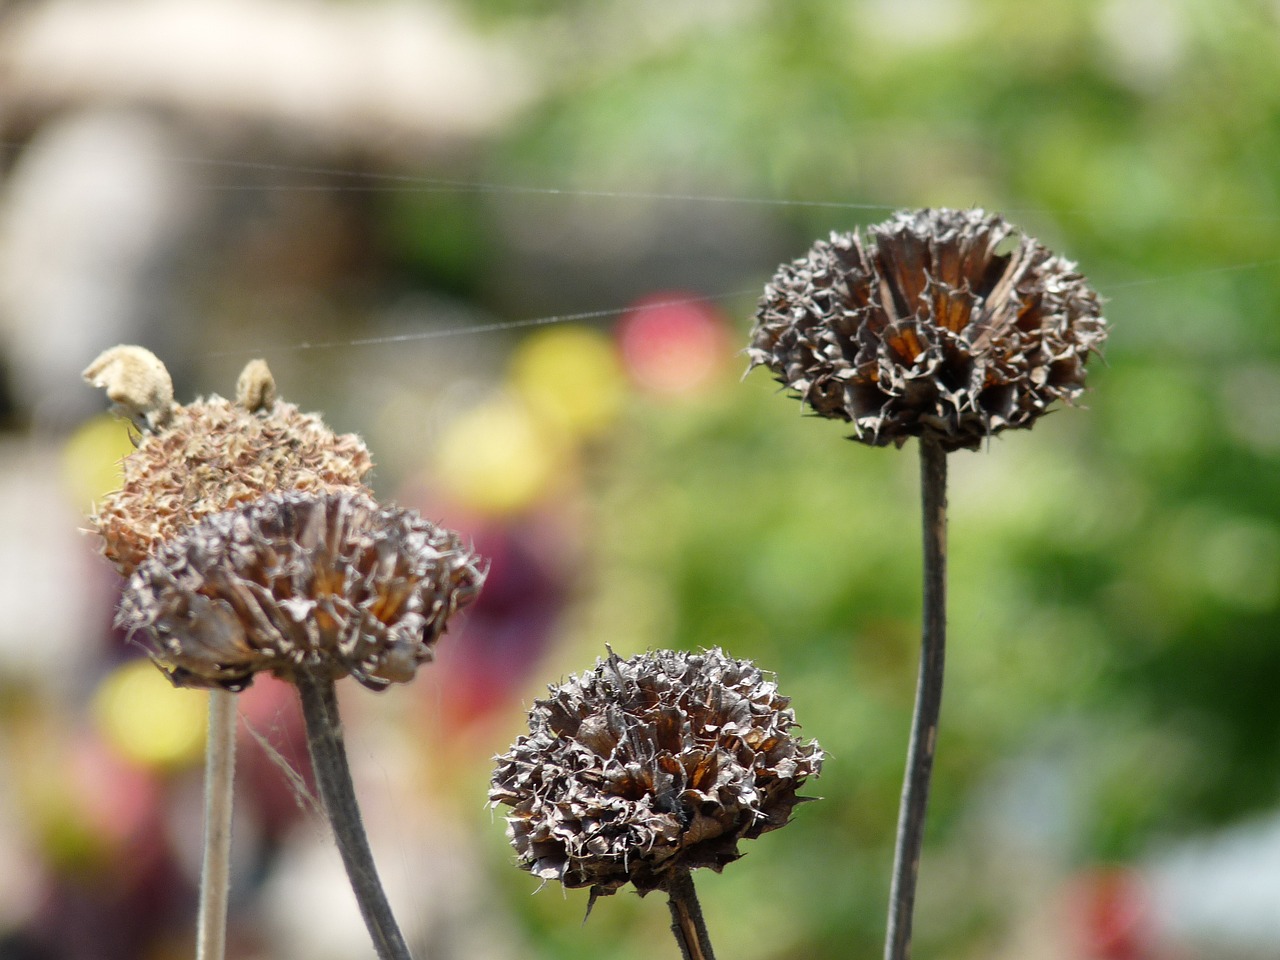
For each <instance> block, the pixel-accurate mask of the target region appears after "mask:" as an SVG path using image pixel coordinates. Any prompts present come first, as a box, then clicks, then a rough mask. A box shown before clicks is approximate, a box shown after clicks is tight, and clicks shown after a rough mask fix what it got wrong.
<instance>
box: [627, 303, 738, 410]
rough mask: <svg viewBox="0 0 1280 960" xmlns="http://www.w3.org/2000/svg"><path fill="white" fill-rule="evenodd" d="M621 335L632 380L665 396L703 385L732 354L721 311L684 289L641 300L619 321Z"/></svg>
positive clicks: (689, 390)
mask: <svg viewBox="0 0 1280 960" xmlns="http://www.w3.org/2000/svg"><path fill="white" fill-rule="evenodd" d="M617 336H618V349H619V351H620V352H621V354H622V362H623V366H624V367H625V368H626V370H627V373H628V374H629V375H630V376H631V379H632V380H633V381H635V383H636V385H637V386H639V387H640V388H641V389H643V390H646V391H649V392H651V393H655V394H658V395H660V396H671V397H674V396H680V395H683V394H688V393H693V392H696V391H698V390H701V389H703V388H704V387H706V386H707V385H709V384H710V383H711V382H712V381H714V380H715V379H716V377H717V376H718V375H719V374H720V373H721V371H723V370H724V368H725V367H726V362H727V360H728V358H729V356H730V354H731V353H732V346H731V343H730V338H729V331H728V329H727V325H726V324H725V321H724V319H723V318H722V316H721V314H720V313H719V311H717V310H716V309H715V308H714V307H713V306H712V305H711V304H710V303H708V302H707V301H705V300H699V299H696V298H695V297H694V296H693V295H692V294H687V293H681V292H680V291H668V292H664V293H656V294H653V295H651V296H648V297H645V298H644V299H642V300H639V301H637V302H636V303H635V304H634V305H633V306H632V307H631V308H630V309H629V310H628V311H627V312H626V313H625V314H624V315H623V317H622V320H621V321H619V323H618V332H617Z"/></svg>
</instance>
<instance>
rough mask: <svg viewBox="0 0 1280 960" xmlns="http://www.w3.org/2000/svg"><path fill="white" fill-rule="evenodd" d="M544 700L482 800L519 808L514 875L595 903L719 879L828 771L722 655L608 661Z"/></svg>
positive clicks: (758, 686)
mask: <svg viewBox="0 0 1280 960" xmlns="http://www.w3.org/2000/svg"><path fill="white" fill-rule="evenodd" d="M550 691H551V696H550V697H549V698H547V699H545V700H537V701H535V702H534V705H533V709H532V711H531V712H530V714H529V734H528V735H527V736H521V737H520V738H519V739H518V740H517V741H516V743H515V745H514V746H513V747H512V748H511V749H510V751H508V752H507V753H506V754H504V755H502V756H500V757H498V758H496V759H497V769H496V770H495V772H494V774H493V782H492V786H491V788H490V790H489V800H490V803H491V804H492V805H495V806H496V805H498V804H505V805H507V806H509V807H512V808H513V810H512V812H511V813H510V814H509V815H508V816H507V835H508V837H509V838H510V840H511V844H512V846H513V847H514V848H515V851H516V855H517V858H518V861H519V864H520V866H521V867H523V868H524V869H526V870H528V871H530V872H531V873H532V874H534V876H537V877H541V878H542V879H544V880H551V879H555V880H559V881H560V882H562V883H563V884H564V885H565V886H566V887H587V886H589V887H591V888H592V895H593V896H595V895H599V894H609V893H613V892H614V891H616V890H617V889H618V888H619V887H621V886H623V885H624V884H626V883H628V882H630V883H632V884H634V885H635V888H636V890H637V891H639V892H640V894H641V895H643V894H645V893H648V892H649V891H651V890H654V889H659V888H664V887H665V885H666V883H667V881H668V880H669V879H671V878H672V877H674V876H676V875H677V873H683V872H684V871H687V870H689V869H692V868H695V867H710V868H711V869H713V870H716V871H719V870H720V869H721V868H722V867H723V866H724V865H725V864H726V863H730V862H732V861H734V860H736V859H738V857H740V856H741V854H740V853H739V852H738V841H739V840H743V839H753V838H755V837H758V836H760V834H762V833H765V832H766V831H769V830H774V829H776V828H778V827H781V826H783V825H784V824H786V823H787V822H788V821H789V820H790V818H791V810H792V808H793V807H794V806H795V805H796V804H797V803H799V802H801V800H803V799H806V798H802V797H797V796H796V791H797V790H798V789H799V788H800V787H801V786H802V785H803V783H804V782H805V779H806V778H807V777H810V776H817V775H818V773H819V771H820V769H821V766H822V751H821V749H820V748H819V747H818V745H817V743H815V742H813V741H809V742H804V741H802V740H801V739H799V738H798V737H797V736H796V735H795V733H794V732H793V728H794V727H795V726H796V721H795V715H794V713H793V712H792V710H791V708H790V707H789V703H790V701H789V699H788V698H786V697H783V696H780V695H779V694H778V688H777V684H776V683H775V682H774V681H773V680H772V679H770V678H769V677H768V676H767V675H766V674H763V673H762V672H761V671H760V670H759V669H758V668H757V667H756V666H755V665H754V664H752V663H751V662H750V661H747V660H735V659H732V658H731V657H728V656H726V655H725V654H724V653H723V652H722V651H721V650H719V649H715V650H709V651H706V652H704V653H682V652H673V651H668V650H662V651H657V652H651V653H645V654H641V655H639V656H635V657H631V658H630V659H628V660H623V659H621V658H620V657H618V656H617V655H615V654H613V653H612V652H610V654H609V656H608V658H607V659H605V660H598V661H597V662H596V667H595V669H594V670H591V671H590V672H587V673H584V674H582V675H581V676H572V677H570V678H569V680H568V681H567V682H566V683H563V684H560V685H559V686H552V687H550Z"/></svg>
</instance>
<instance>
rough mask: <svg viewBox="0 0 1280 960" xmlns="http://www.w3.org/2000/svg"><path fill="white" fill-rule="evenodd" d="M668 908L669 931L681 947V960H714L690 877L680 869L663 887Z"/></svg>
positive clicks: (690, 875)
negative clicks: (669, 911)
mask: <svg viewBox="0 0 1280 960" xmlns="http://www.w3.org/2000/svg"><path fill="white" fill-rule="evenodd" d="M666 891H667V897H668V900H667V906H669V907H670V908H671V932H672V933H673V934H675V938H676V942H677V943H678V944H680V956H681V957H683V958H684V960H716V955H715V953H714V951H712V949H711V938H710V937H709V936H708V935H707V924H706V922H705V921H704V920H703V919H702V906H701V904H699V903H698V893H697V891H696V890H694V888H693V875H692V874H691V873H690V872H689V871H688V870H679V871H677V872H676V874H675V876H673V877H672V879H671V881H670V882H669V883H668V884H667V886H666Z"/></svg>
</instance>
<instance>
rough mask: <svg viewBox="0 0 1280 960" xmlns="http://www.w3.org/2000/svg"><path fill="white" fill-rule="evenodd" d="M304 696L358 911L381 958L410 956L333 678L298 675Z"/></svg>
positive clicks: (319, 774) (315, 760)
mask: <svg viewBox="0 0 1280 960" xmlns="http://www.w3.org/2000/svg"><path fill="white" fill-rule="evenodd" d="M294 679H295V682H296V684H297V686H298V692H299V694H300V696H301V699H302V717H303V721H304V722H305V724H306V728H307V746H308V748H309V749H310V752H311V766H312V769H313V770H314V771H315V777H316V785H317V786H318V787H319V789H320V799H321V800H322V801H323V802H324V808H325V810H326V811H327V812H328V814H329V823H330V824H331V825H332V827H333V836H334V839H335V840H336V841H337V844H338V852H339V853H340V854H341V855H342V864H343V866H344V867H346V869H347V878H348V879H349V880H350V881H351V889H352V890H353V891H354V892H355V895H356V902H357V903H358V904H359V906H360V914H361V916H363V917H364V922H365V926H366V927H368V928H369V936H370V937H372V938H373V946H374V949H375V950H376V951H377V954H378V957H379V958H380V960H410V956H409V948H408V947H407V946H405V942H404V937H403V936H402V935H401V933H400V928H399V926H397V925H396V920H395V917H394V916H393V915H392V913H391V905H390V904H389V903H388V902H387V895H386V892H385V891H384V890H383V889H382V882H381V881H380V880H379V879H378V871H377V868H376V867H375V866H374V863H373V853H372V852H371V851H370V849H369V839H368V837H367V836H366V835H365V832H364V823H363V822H362V820H361V819H360V808H359V806H357V804H356V794H355V788H354V786H353V785H352V783H351V769H350V767H349V766H348V765H347V750H346V746H345V745H344V743H343V738H342V721H341V719H340V718H339V716H338V698H337V695H336V693H335V691H334V688H333V679H332V678H331V677H328V676H324V675H318V674H314V673H309V672H307V671H302V672H300V673H299V674H297V676H296V677H295V678H294Z"/></svg>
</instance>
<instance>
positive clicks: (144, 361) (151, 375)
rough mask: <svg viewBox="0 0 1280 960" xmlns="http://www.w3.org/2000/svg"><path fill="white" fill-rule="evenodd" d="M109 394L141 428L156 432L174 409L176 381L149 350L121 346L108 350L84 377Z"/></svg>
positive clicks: (90, 367)
mask: <svg viewBox="0 0 1280 960" xmlns="http://www.w3.org/2000/svg"><path fill="white" fill-rule="evenodd" d="M81 376H82V377H84V378H85V379H86V380H87V381H89V383H90V384H92V385H93V386H95V387H99V388H101V389H103V390H105V391H106V392H107V397H108V399H110V400H111V402H112V403H114V404H115V405H116V406H117V408H119V409H120V410H121V411H122V412H123V413H124V415H125V416H127V417H129V418H130V419H132V420H134V421H135V422H137V424H138V425H139V426H140V427H144V428H146V429H156V428H158V427H161V426H163V425H164V424H165V423H166V422H167V421H168V419H169V415H170V412H171V411H172V409H173V378H172V377H170V376H169V370H168V368H166V367H165V365H164V364H163V363H162V362H161V361H160V358H159V357H157V356H156V355H155V354H154V353H152V352H151V351H150V350H148V349H146V348H145V347H136V346H131V345H121V346H118V347H112V348H111V349H109V350H104V351H103V352H102V353H100V354H98V356H97V358H96V359H95V360H94V361H93V363H91V364H89V366H88V367H86V368H85V370H84V373H82V374H81Z"/></svg>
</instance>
